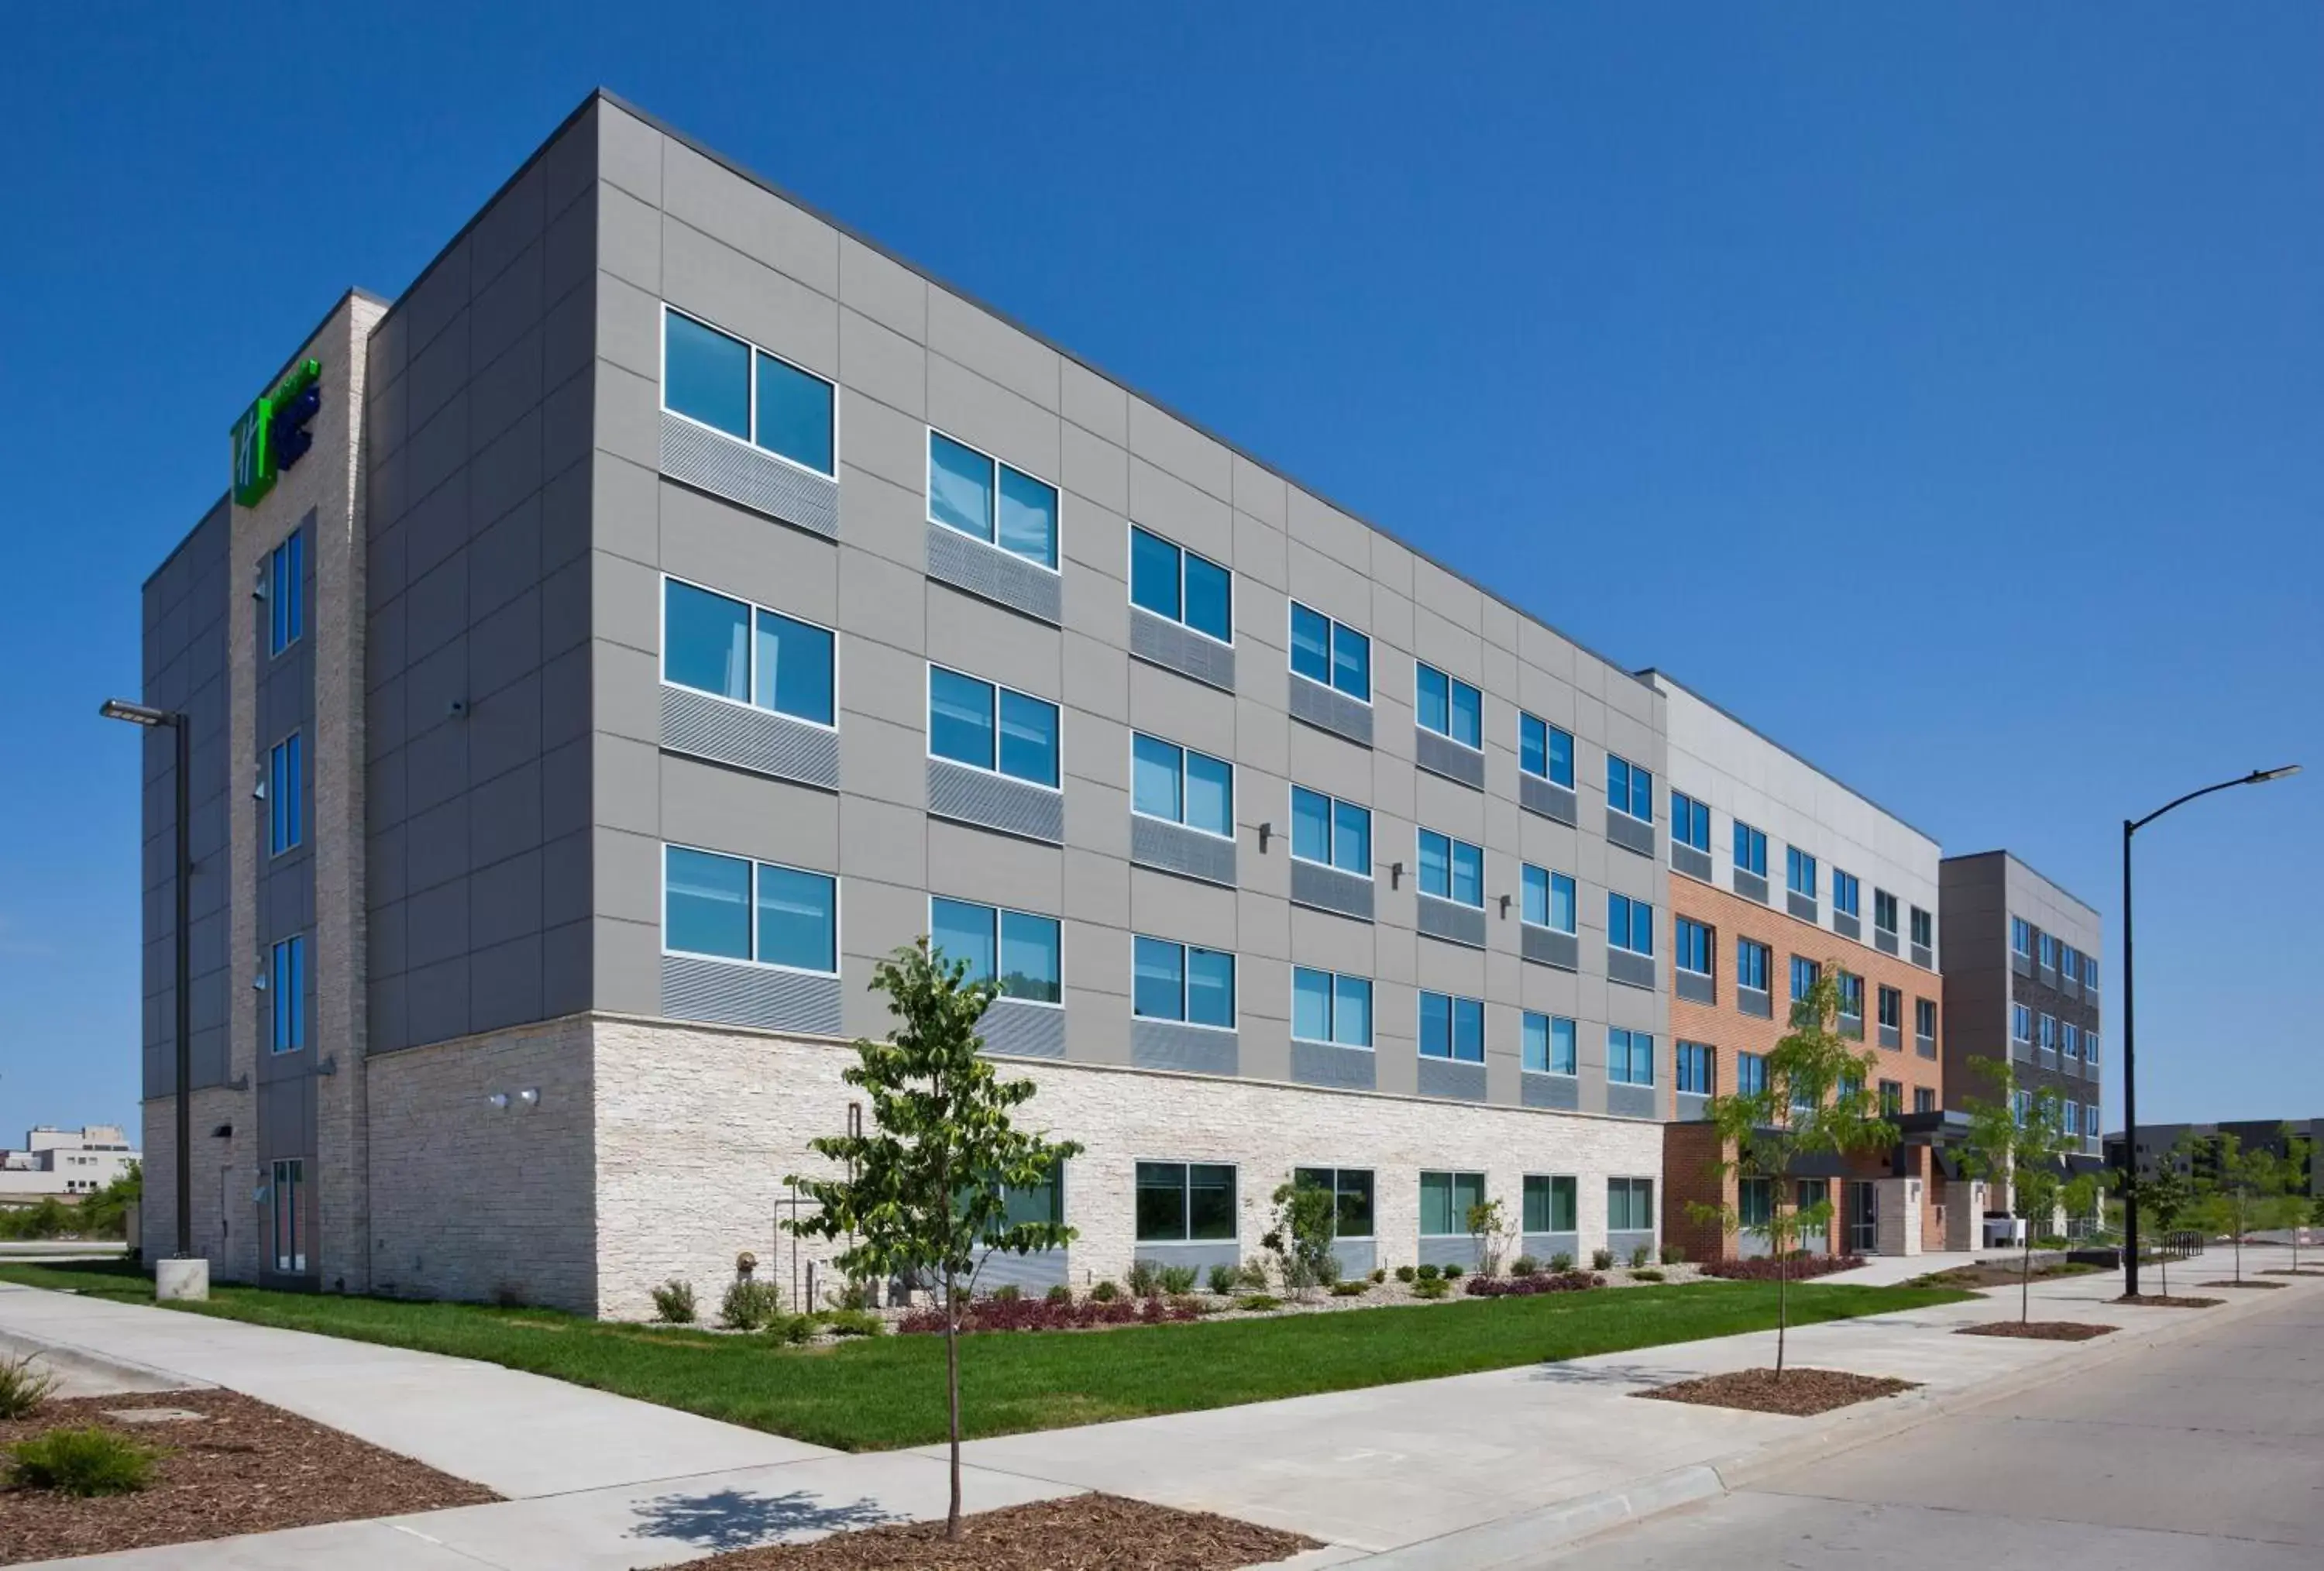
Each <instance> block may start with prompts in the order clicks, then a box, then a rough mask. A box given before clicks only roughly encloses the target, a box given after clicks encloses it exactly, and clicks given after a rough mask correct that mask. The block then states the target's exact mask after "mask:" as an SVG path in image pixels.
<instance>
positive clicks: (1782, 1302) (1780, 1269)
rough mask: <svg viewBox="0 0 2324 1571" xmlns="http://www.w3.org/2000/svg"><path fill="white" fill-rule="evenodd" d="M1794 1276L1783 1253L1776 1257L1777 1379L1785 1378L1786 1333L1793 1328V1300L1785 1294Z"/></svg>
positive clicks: (1778, 1253)
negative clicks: (1786, 1286)
mask: <svg viewBox="0 0 2324 1571" xmlns="http://www.w3.org/2000/svg"><path fill="white" fill-rule="evenodd" d="M1791 1274H1792V1268H1791V1262H1790V1261H1786V1260H1785V1259H1784V1257H1783V1254H1782V1253H1781V1252H1777V1253H1776V1255H1775V1378H1776V1379H1777V1380H1781V1379H1782V1378H1783V1377H1784V1332H1785V1331H1787V1330H1789V1329H1790V1328H1791V1323H1792V1321H1791V1300H1790V1298H1788V1297H1787V1296H1786V1294H1785V1292H1784V1287H1785V1284H1786V1283H1787V1282H1788V1281H1789V1280H1790V1278H1791Z"/></svg>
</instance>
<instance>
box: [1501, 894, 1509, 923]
mask: <svg viewBox="0 0 2324 1571" xmlns="http://www.w3.org/2000/svg"><path fill="white" fill-rule="evenodd" d="M1508 919H1509V897H1508V895H1503V896H1501V920H1503V921H1508Z"/></svg>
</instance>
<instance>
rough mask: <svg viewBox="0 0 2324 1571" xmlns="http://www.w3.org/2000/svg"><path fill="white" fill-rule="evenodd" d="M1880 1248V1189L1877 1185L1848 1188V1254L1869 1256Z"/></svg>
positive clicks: (1854, 1183) (1852, 1185) (1865, 1184)
mask: <svg viewBox="0 0 2324 1571" xmlns="http://www.w3.org/2000/svg"><path fill="white" fill-rule="evenodd" d="M1879 1247H1880V1189H1879V1187H1878V1186H1877V1185H1875V1184H1867V1183H1863V1182H1860V1181H1859V1182H1851V1183H1850V1184H1849V1186H1848V1252H1849V1253H1850V1254H1871V1253H1874V1252H1876V1251H1877V1250H1878V1249H1879Z"/></svg>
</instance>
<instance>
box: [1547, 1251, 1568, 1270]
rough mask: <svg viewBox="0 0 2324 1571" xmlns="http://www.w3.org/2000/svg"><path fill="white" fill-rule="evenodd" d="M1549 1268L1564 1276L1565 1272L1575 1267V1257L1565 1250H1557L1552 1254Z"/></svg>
mask: <svg viewBox="0 0 2324 1571" xmlns="http://www.w3.org/2000/svg"><path fill="white" fill-rule="evenodd" d="M1549 1269H1550V1270H1551V1271H1553V1272H1555V1273H1556V1274H1558V1275H1560V1276H1563V1274H1564V1273H1565V1272H1567V1271H1572V1269H1573V1257H1572V1255H1571V1254H1569V1253H1567V1252H1565V1251H1564V1250H1562V1249H1561V1250H1555V1251H1554V1252H1551V1254H1550V1257H1549Z"/></svg>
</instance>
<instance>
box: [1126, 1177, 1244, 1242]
mask: <svg viewBox="0 0 2324 1571" xmlns="http://www.w3.org/2000/svg"><path fill="white" fill-rule="evenodd" d="M1234 1236H1235V1170H1234V1169H1233V1168H1231V1167H1229V1166H1226V1165H1225V1164H1223V1163H1218V1162H1140V1163H1139V1164H1138V1242H1139V1243H1218V1242H1230V1241H1231V1240H1232V1239H1233V1238H1234Z"/></svg>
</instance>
